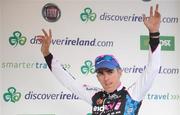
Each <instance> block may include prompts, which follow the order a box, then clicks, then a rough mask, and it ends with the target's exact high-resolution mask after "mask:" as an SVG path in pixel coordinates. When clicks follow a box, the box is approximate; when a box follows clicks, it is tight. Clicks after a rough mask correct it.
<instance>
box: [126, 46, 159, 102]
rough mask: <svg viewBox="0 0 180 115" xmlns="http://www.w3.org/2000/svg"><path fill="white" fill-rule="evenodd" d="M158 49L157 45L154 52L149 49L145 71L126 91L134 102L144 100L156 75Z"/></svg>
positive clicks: (157, 69)
mask: <svg viewBox="0 0 180 115" xmlns="http://www.w3.org/2000/svg"><path fill="white" fill-rule="evenodd" d="M160 48H161V47H160V44H158V46H157V48H156V49H155V50H154V51H152V50H151V48H149V55H148V63H147V65H146V69H145V70H144V72H143V73H142V74H141V76H140V78H139V79H138V80H137V81H136V82H135V83H134V84H133V85H132V86H131V87H130V88H129V89H128V92H129V94H130V95H131V97H132V98H133V99H134V100H136V101H141V100H143V99H144V97H145V95H146V93H147V92H148V91H149V89H150V88H151V86H152V84H153V81H154V79H155V77H156V76H157V74H158V71H159V67H160Z"/></svg>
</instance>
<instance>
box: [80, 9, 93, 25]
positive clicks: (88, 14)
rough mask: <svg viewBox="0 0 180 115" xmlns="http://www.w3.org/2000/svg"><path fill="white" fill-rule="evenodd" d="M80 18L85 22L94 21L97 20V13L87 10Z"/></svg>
mask: <svg viewBox="0 0 180 115" xmlns="http://www.w3.org/2000/svg"><path fill="white" fill-rule="evenodd" d="M80 17H81V20H82V21H84V22H85V21H86V22H88V21H89V20H90V21H94V20H95V19H96V13H93V12H92V10H91V8H85V9H84V12H83V13H81V15H80Z"/></svg>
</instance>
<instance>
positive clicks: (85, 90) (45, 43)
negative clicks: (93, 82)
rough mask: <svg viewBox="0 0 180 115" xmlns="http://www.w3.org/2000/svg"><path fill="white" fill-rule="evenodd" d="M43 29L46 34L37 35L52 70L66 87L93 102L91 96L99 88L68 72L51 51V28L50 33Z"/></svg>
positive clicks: (85, 99) (83, 98)
mask: <svg viewBox="0 0 180 115" xmlns="http://www.w3.org/2000/svg"><path fill="white" fill-rule="evenodd" d="M42 31H43V34H44V35H39V36H37V37H38V40H39V41H40V42H41V43H42V46H41V52H42V54H43V56H44V58H45V60H46V63H47V64H48V67H49V69H50V70H51V72H52V73H53V74H54V76H55V77H56V78H57V80H58V81H59V82H60V83H61V84H62V85H63V86H64V87H66V88H67V89H69V90H70V91H71V92H73V93H75V94H76V95H77V96H78V97H79V98H80V99H82V100H84V101H86V102H88V103H89V104H92V102H91V97H92V95H94V93H95V92H96V90H99V89H98V88H94V87H93V88H92V87H90V86H88V85H84V84H82V83H80V82H79V81H78V80H76V79H75V77H73V76H72V75H71V74H70V73H69V72H67V70H66V69H65V68H64V67H63V66H62V65H61V63H60V61H59V60H58V59H56V58H55V57H54V56H53V55H52V53H50V51H49V48H50V44H51V40H52V33H51V30H49V33H47V32H46V31H45V30H44V29H43V30H42Z"/></svg>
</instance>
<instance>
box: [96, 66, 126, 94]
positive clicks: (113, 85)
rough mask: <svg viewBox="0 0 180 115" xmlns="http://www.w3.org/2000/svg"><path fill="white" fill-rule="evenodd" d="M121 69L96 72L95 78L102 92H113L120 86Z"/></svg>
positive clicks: (104, 69) (103, 69)
mask: <svg viewBox="0 0 180 115" xmlns="http://www.w3.org/2000/svg"><path fill="white" fill-rule="evenodd" d="M121 74H122V70H121V69H113V70H111V69H107V68H102V69H99V70H98V71H97V78H98V80H99V82H100V83H101V85H102V87H103V88H104V90H105V91H106V92H108V93H112V92H114V91H115V90H116V89H117V88H118V86H119V84H120V76H121Z"/></svg>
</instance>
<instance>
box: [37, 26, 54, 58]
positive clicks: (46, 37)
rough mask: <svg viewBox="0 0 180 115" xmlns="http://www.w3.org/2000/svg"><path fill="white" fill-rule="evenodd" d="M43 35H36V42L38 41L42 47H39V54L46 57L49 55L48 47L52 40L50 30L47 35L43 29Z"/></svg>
mask: <svg viewBox="0 0 180 115" xmlns="http://www.w3.org/2000/svg"><path fill="white" fill-rule="evenodd" d="M42 31H43V33H44V35H38V36H37V38H38V39H37V40H39V41H40V42H41V43H42V45H41V52H42V54H43V56H44V57H45V56H47V55H49V53H50V52H49V47H50V44H51V39H52V34H51V30H50V29H49V33H47V32H46V31H45V30H44V29H42Z"/></svg>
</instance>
